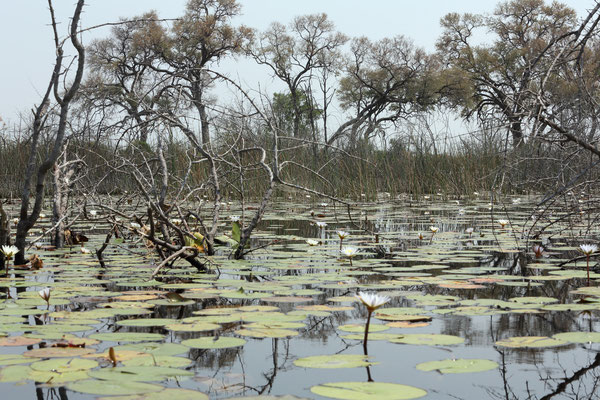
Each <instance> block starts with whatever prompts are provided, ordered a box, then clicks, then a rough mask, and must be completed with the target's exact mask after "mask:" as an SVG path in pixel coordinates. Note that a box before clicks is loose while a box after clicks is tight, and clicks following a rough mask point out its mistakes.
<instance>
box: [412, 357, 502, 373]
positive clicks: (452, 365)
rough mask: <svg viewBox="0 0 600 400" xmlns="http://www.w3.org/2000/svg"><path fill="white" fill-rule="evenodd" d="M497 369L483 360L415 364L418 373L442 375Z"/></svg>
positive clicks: (496, 366)
mask: <svg viewBox="0 0 600 400" xmlns="http://www.w3.org/2000/svg"><path fill="white" fill-rule="evenodd" d="M495 368H498V363H497V362H495V361H491V360H484V359H464V358H461V359H453V360H451V359H448V360H441V361H429V362H424V363H421V364H417V369H418V370H420V371H439V372H441V373H442V374H462V373H467V372H481V371H488V370H490V369H495Z"/></svg>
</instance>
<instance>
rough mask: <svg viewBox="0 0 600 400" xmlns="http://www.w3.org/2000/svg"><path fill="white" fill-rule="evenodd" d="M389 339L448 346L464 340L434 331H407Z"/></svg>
mask: <svg viewBox="0 0 600 400" xmlns="http://www.w3.org/2000/svg"><path fill="white" fill-rule="evenodd" d="M389 341H390V342H392V343H401V344H417V345H422V344H425V345H429V346H449V345H454V344H461V343H463V342H464V341H465V339H463V338H461V337H458V336H453V335H444V334H435V333H407V334H405V335H398V336H397V337H396V338H394V339H390V340H389Z"/></svg>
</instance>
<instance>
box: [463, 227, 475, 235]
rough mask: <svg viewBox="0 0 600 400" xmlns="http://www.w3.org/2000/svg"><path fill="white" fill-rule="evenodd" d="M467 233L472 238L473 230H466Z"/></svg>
mask: <svg viewBox="0 0 600 400" xmlns="http://www.w3.org/2000/svg"><path fill="white" fill-rule="evenodd" d="M465 232H467V233H468V234H469V237H471V235H472V234H473V228H467V229H465Z"/></svg>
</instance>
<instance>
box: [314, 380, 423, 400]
mask: <svg viewBox="0 0 600 400" xmlns="http://www.w3.org/2000/svg"><path fill="white" fill-rule="evenodd" d="M310 391H311V392H313V393H314V394H318V395H319V396H325V397H331V398H334V399H343V400H407V399H417V398H419V397H423V396H425V395H426V394H427V392H426V391H424V390H423V389H419V388H416V387H413V386H407V385H400V384H397V383H383V382H335V383H324V384H322V385H318V386H313V387H311V388H310Z"/></svg>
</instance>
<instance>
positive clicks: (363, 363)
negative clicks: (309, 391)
mask: <svg viewBox="0 0 600 400" xmlns="http://www.w3.org/2000/svg"><path fill="white" fill-rule="evenodd" d="M368 358H369V356H365V355H362V354H333V355H324V356H310V357H304V358H299V359H297V360H295V361H294V365H295V366H297V367H302V368H356V367H368V366H369V365H374V364H377V363H374V362H371V361H368Z"/></svg>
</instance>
